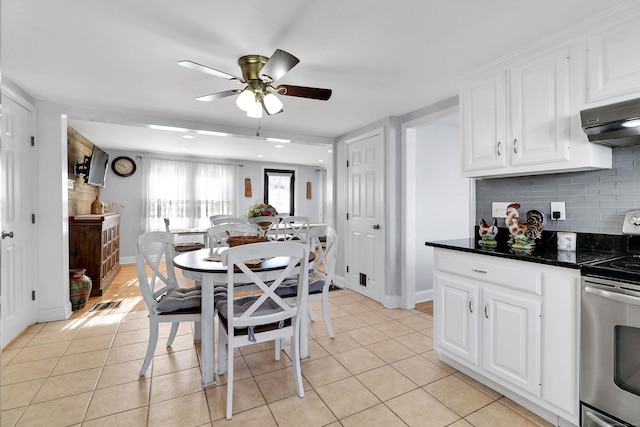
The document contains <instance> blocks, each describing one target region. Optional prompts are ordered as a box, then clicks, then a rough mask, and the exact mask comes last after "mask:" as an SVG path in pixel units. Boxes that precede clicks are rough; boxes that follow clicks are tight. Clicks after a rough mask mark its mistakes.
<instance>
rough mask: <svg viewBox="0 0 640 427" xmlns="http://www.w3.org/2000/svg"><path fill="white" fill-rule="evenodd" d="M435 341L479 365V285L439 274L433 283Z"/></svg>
mask: <svg viewBox="0 0 640 427" xmlns="http://www.w3.org/2000/svg"><path fill="white" fill-rule="evenodd" d="M435 291H436V297H435V307H434V316H435V322H434V324H435V338H436V347H439V348H442V349H443V350H446V351H448V352H449V353H451V354H454V355H456V356H458V357H460V358H462V359H464V360H466V361H469V362H471V363H473V364H474V365H476V366H477V365H478V286H477V285H475V284H473V283H472V282H471V281H469V280H465V279H464V278H461V277H457V276H452V275H448V274H442V273H438V274H437V275H436V283H435Z"/></svg>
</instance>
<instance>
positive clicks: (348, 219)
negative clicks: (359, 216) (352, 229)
mask: <svg viewBox="0 0 640 427" xmlns="http://www.w3.org/2000/svg"><path fill="white" fill-rule="evenodd" d="M348 220H349V214H348V213H347V221H348Z"/></svg>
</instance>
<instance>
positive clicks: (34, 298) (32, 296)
mask: <svg viewBox="0 0 640 427" xmlns="http://www.w3.org/2000/svg"><path fill="white" fill-rule="evenodd" d="M35 300H36V291H31V301H35Z"/></svg>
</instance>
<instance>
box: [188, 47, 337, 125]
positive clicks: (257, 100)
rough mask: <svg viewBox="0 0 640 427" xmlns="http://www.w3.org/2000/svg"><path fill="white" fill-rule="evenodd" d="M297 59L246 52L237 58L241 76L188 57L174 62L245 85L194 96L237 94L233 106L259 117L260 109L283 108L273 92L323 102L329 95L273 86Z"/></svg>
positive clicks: (203, 98) (325, 91) (324, 91)
mask: <svg viewBox="0 0 640 427" xmlns="http://www.w3.org/2000/svg"><path fill="white" fill-rule="evenodd" d="M298 62H300V60H299V59H298V58H296V57H295V56H293V55H291V54H290V53H288V52H285V51H284V50H280V49H276V51H275V52H273V55H271V57H270V58H267V57H266V56H261V55H246V56H243V57H241V58H240V59H238V65H239V66H240V69H241V70H242V77H236V76H234V75H232V74H228V73H225V72H224V71H218V70H216V69H213V68H210V67H207V66H205V65H201V64H198V63H196V62H193V61H189V60H184V61H179V62H178V65H181V66H183V67H186V68H191V69H192V70H197V71H202V72H203V73H207V74H210V75H212V76H216V77H222V78H225V79H228V80H235V81H236V82H238V83H241V84H246V86H245V87H244V88H243V89H230V90H225V91H223V92H217V93H212V94H210V95H204V96H199V97H197V98H196V99H197V100H198V101H213V100H215V99H220V98H226V97H227V96H232V95H236V94H239V96H238V98H237V99H236V105H237V106H238V107H239V108H240V109H241V110H243V111H246V112H247V116H249V117H253V118H261V117H262V111H263V110H264V112H265V113H267V114H268V115H273V114H278V113H281V112H282V111H283V109H282V101H280V99H278V97H277V96H276V94H277V95H287V96H297V97H300V98H309V99H319V100H321V101H326V100H328V99H329V98H330V97H331V89H321V88H317V87H306V86H293V85H279V86H273V83H275V82H276V81H278V80H279V79H280V78H282V77H283V76H284V75H285V74H287V72H289V70H291V69H292V68H293V67H295V66H296V64H298Z"/></svg>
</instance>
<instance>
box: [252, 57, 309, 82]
mask: <svg viewBox="0 0 640 427" xmlns="http://www.w3.org/2000/svg"><path fill="white" fill-rule="evenodd" d="M298 62H300V60H299V59H298V58H296V57H295V56H293V55H291V54H290V53H289V52H285V51H284V50H280V49H276V51H275V52H273V55H271V57H270V58H269V60H268V61H267V63H266V64H264V66H263V67H262V69H261V70H260V78H261V79H262V80H263V81H265V82H267V83H271V82H275V81H276V80H279V79H280V78H281V77H282V76H284V75H285V74H287V72H289V70H290V69H292V68H293V67H295V66H296V64H297V63H298Z"/></svg>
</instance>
